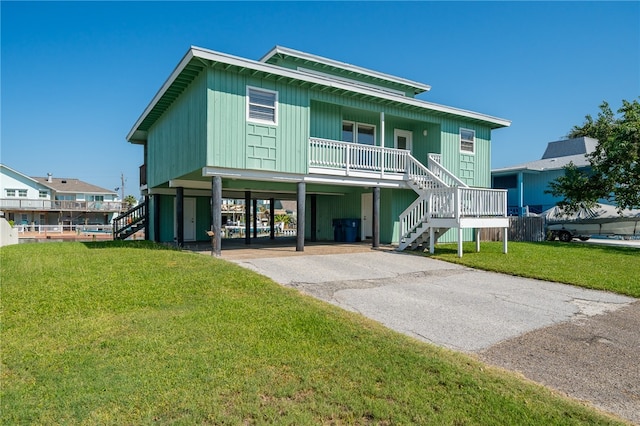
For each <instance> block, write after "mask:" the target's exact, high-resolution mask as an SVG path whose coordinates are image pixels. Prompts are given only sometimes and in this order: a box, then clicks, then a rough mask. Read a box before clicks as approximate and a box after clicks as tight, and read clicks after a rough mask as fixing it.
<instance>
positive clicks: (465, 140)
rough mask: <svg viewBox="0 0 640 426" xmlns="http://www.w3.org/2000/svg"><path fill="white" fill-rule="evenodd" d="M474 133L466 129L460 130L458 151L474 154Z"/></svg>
mask: <svg viewBox="0 0 640 426" xmlns="http://www.w3.org/2000/svg"><path fill="white" fill-rule="evenodd" d="M475 144H476V132H475V131H473V130H468V129H460V151H461V152H468V153H469V154H473V153H474V152H475Z"/></svg>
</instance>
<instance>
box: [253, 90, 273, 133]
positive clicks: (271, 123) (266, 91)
mask: <svg viewBox="0 0 640 426" xmlns="http://www.w3.org/2000/svg"><path fill="white" fill-rule="evenodd" d="M251 91H256V92H262V93H267V94H269V95H274V101H273V121H271V120H261V119H259V118H252V117H250V110H251V105H254V104H252V103H251V96H250V93H251ZM255 105H256V106H260V107H262V108H265V105H259V104H255ZM266 108H271V107H270V106H269V107H266ZM246 117H247V121H248V122H251V123H260V124H270V125H272V126H277V125H278V92H277V91H275V90H269V89H263V88H261V87H254V86H247V111H246Z"/></svg>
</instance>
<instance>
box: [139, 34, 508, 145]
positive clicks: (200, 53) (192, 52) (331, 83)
mask: <svg viewBox="0 0 640 426" xmlns="http://www.w3.org/2000/svg"><path fill="white" fill-rule="evenodd" d="M193 58H199V59H204V60H208V61H214V62H220V63H225V64H228V65H233V66H239V67H243V68H249V69H253V70H256V71H263V72H266V73H269V74H272V75H276V76H282V77H288V78H293V79H296V80H300V81H306V82H309V83H315V84H319V85H323V86H326V87H333V88H336V89H342V90H347V91H351V92H354V93H358V94H363V95H370V96H375V97H377V98H380V99H384V100H389V101H395V102H399V103H402V104H405V105H410V106H415V107H418V108H424V109H427V110H431V111H437V112H442V113H446V114H453V115H457V116H460V117H465V118H471V119H474V120H480V121H483V122H487V123H491V124H495V125H497V126H499V127H509V126H510V125H511V121H510V120H506V119H504V118H498V117H492V116H490V115H486V114H482V113H478V112H473V111H468V110H464V109H459V108H454V107H448V106H445V105H439V104H435V103H432V102H426V101H422V100H419V99H415V98H408V97H404V96H396V95H393V94H391V93H385V92H381V91H379V90H373V89H368V88H366V87H361V86H354V85H351V84H347V83H343V82H339V81H335V80H332V79H328V78H324V77H319V76H318V77H316V76H310V75H307V74H304V73H301V72H298V71H295V70H290V69H285V68H282V67H278V66H275V65H270V64H265V63H261V62H256V61H252V60H250V59H245V58H240V57H237V56H232V55H227V54H223V53H219V52H215V51H212V50H208V49H203V48H200V47H195V46H192V47H191V48H190V49H189V51H188V52H187V54H186V55H185V56H184V57H183V59H182V60H181V61H180V63H179V64H178V66H177V67H176V68H175V69H174V71H173V72H172V73H171V75H170V76H169V78H168V79H167V80H166V81H165V83H164V84H163V85H162V87H161V88H160V90H159V91H158V93H156V95H155V96H154V97H153V99H152V100H151V103H149V105H148V106H147V107H146V108H145V110H144V112H143V113H142V115H141V116H140V117H139V118H138V120H137V121H136V123H135V124H134V125H133V127H132V128H131V130H130V131H129V133H128V134H127V140H128V141H129V142H132V141H134V140H139V139H135V138H134V135H138V136H139V137H143V136H145V137H146V135H145V134H146V132H143V131H141V132H139V133H137V132H138V127H139V126H140V125H141V124H142V122H143V121H144V120H145V118H146V117H147V115H149V113H150V112H151V110H152V109H153V108H154V106H155V105H156V104H157V103H158V101H159V100H160V99H161V98H162V96H163V95H164V94H165V92H166V91H167V90H168V89H169V87H171V85H172V84H173V82H174V81H175V80H176V79H177V77H178V76H179V75H180V73H181V72H182V71H183V70H184V68H186V66H187V65H188V64H189V62H190V61H191V59H193Z"/></svg>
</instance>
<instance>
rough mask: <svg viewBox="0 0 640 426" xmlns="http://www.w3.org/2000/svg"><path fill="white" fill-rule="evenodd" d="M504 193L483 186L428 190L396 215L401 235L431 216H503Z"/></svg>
mask: <svg viewBox="0 0 640 426" xmlns="http://www.w3.org/2000/svg"><path fill="white" fill-rule="evenodd" d="M506 216H507V192H506V191H505V190H502V189H486V188H469V187H466V188H460V187H454V188H445V187H441V188H434V189H428V190H426V191H425V193H424V194H423V195H421V196H419V197H418V198H417V199H416V200H415V201H414V202H413V204H411V205H410V206H409V207H408V208H407V209H406V210H405V211H404V212H403V213H402V214H401V215H400V218H399V221H400V235H403V236H406V235H407V234H409V233H410V232H412V231H413V230H414V229H416V228H418V227H419V226H420V224H421V223H426V222H430V221H431V220H432V219H455V220H456V221H457V220H459V219H461V218H469V217H482V218H487V217H506Z"/></svg>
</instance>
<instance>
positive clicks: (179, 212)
mask: <svg viewBox="0 0 640 426" xmlns="http://www.w3.org/2000/svg"><path fill="white" fill-rule="evenodd" d="M176 229H177V232H176V244H178V247H182V245H183V244H184V188H183V187H178V188H176Z"/></svg>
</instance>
